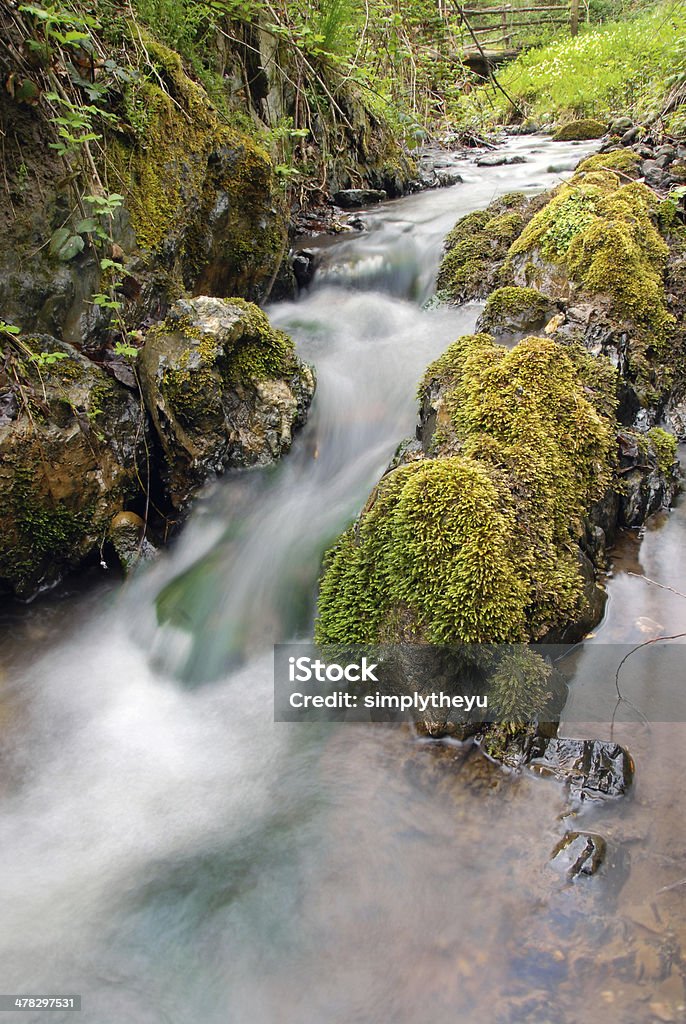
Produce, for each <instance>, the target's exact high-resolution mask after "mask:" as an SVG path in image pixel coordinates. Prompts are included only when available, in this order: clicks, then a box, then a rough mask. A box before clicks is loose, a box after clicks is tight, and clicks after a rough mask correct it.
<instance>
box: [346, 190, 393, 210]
mask: <svg viewBox="0 0 686 1024" xmlns="http://www.w3.org/2000/svg"><path fill="white" fill-rule="evenodd" d="M385 199H388V193H387V192H386V191H385V189H382V188H344V189H341V190H340V191H339V192H334V196H333V201H334V203H335V204H336V206H341V207H342V208H343V209H344V210H359V209H361V208H362V207H363V206H371V205H372V204H373V203H381V202H383V201H384V200H385Z"/></svg>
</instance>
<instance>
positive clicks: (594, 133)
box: [553, 117, 607, 142]
mask: <svg viewBox="0 0 686 1024" xmlns="http://www.w3.org/2000/svg"><path fill="white" fill-rule="evenodd" d="M606 131H607V125H606V124H603V122H602V121H596V120H594V119H593V118H592V117H587V118H583V119H582V120H580V121H570V122H569V123H568V124H563V125H561V126H560V128H558V129H557V131H556V132H555V134H554V135H553V140H554V141H555V142H586V141H587V140H588V139H599V138H600V137H601V136H602V135H604V134H605V132H606Z"/></svg>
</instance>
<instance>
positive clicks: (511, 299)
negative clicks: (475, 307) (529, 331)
mask: <svg viewBox="0 0 686 1024" xmlns="http://www.w3.org/2000/svg"><path fill="white" fill-rule="evenodd" d="M549 309H550V299H549V298H548V297H547V296H545V295H542V294H541V293H540V292H539V291H536V289H535V288H515V287H509V286H506V287H505V288H497V289H496V291H494V292H491V294H490V295H489V296H488V299H487V301H486V306H485V309H484V311H483V313H482V315H481V323H482V324H483V325H484V327H485V329H486V330H492V329H493V328H494V327H497V326H500V325H502V324H506V323H507V322H508V321H510V320H513V319H516V318H517V317H521V318H525V319H526V320H527V322H528V323H529V324H535V323H537V322H539V321H543V320H545V318H546V316H547V315H548V312H549Z"/></svg>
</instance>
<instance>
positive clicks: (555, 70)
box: [465, 2, 686, 130]
mask: <svg viewBox="0 0 686 1024" xmlns="http://www.w3.org/2000/svg"><path fill="white" fill-rule="evenodd" d="M498 77H499V79H500V81H501V83H502V85H503V86H504V88H505V90H506V91H507V93H508V94H509V95H510V96H511V97H512V98H513V99H514V101H515V102H516V104H517V106H518V107H519V108H520V111H519V112H516V111H515V110H514V108H513V107H512V105H511V104H510V103H509V102H508V100H507V99H506V98H505V96H504V95H503V94H502V93H497V94H495V95H492V94H491V92H490V90H489V92H488V95H487V94H486V91H485V90H478V91H477V92H476V93H474V94H472V95H471V96H470V97H469V100H468V102H467V104H466V105H465V111H466V116H468V117H474V118H476V119H477V120H479V121H480V122H481V121H484V120H486V121H489V122H498V121H500V122H506V121H508V120H510V119H511V118H512V117H513V115H514V116H517V117H521V116H522V114H523V115H524V116H526V117H530V118H532V119H533V120H535V121H537V122H539V123H558V122H564V121H568V120H572V119H573V118H582V117H593V118H599V119H601V120H603V121H605V122H607V121H608V120H609V119H611V118H612V117H614V116H617V115H629V116H630V117H633V118H636V119H639V120H640V119H654V118H658V117H660V116H661V115H662V116H663V118H664V121H665V126H666V127H667V128H670V127H671V128H672V129H674V130H677V129H678V128H679V125H683V118H684V115H683V113H682V112H679V113H676V111H677V108H678V106H679V103H680V100H681V99H682V98H683V93H684V89H685V88H686V7H685V6H684V5H683V4H682V3H680V2H677V3H674V2H670V3H667V4H662V5H660V6H658V7H655V8H653V9H650V10H648V11H644V12H642V13H640V14H636V15H633V16H629V17H628V18H626V19H623V20H621V21H614V22H607V23H606V24H603V25H600V26H592V27H590V28H587V29H586V30H585V31H583V32H582V33H581V34H580V35H578V36H577V37H576V38H575V39H570V38H561V39H558V40H556V41H554V42H552V43H550V44H549V45H547V46H544V47H540V48H535V49H531V50H528V51H526V52H525V53H523V54H522V55H521V56H520V57H519V58H518V59H517V60H516V61H514V62H513V63H511V64H509V65H508V66H507V67H505V68H503V69H502V70H501V71H500V73H499V76H498Z"/></svg>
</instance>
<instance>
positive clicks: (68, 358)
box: [0, 335, 148, 598]
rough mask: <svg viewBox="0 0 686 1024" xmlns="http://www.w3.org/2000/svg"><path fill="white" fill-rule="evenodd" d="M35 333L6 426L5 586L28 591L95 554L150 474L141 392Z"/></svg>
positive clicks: (2, 459)
mask: <svg viewBox="0 0 686 1024" xmlns="http://www.w3.org/2000/svg"><path fill="white" fill-rule="evenodd" d="M29 340H30V344H31V346H32V347H33V348H34V351H35V352H36V353H37V354H38V355H39V356H40V355H41V354H42V353H47V354H48V355H51V356H53V357H54V360H53V361H52V362H45V361H44V362H43V365H42V366H40V374H39V373H38V366H37V364H36V363H35V361H32V360H26V361H25V362H24V363H23V364H22V365H20V366H18V368H17V372H18V374H19V375H20V377H21V379H22V392H23V393H22V392H20V393H18V394H17V393H15V395H14V398H15V402H14V415H13V417H12V418H11V419H9V420H8V422H6V423H4V424H2V425H0V590H1V589H4V590H6V591H9V592H11V593H14V594H16V595H17V596H18V597H21V598H30V597H33V596H34V595H35V594H36V593H37V592H38V591H40V590H42V589H45V588H47V587H50V586H52V585H53V584H54V583H56V582H58V580H59V579H60V578H61V577H62V576H63V575H64V573H65V572H67V571H68V570H69V569H72V568H75V567H77V566H78V565H80V564H81V563H82V562H83V561H84V560H85V559H87V558H88V557H89V556H96V555H97V552H98V551H99V550H100V547H101V545H102V543H103V541H104V540H105V538H106V537H107V532H108V527H109V523H110V520H111V519H112V517H113V516H114V515H115V514H116V513H117V512H119V511H121V509H122V508H123V507H125V505H126V504H127V503H128V502H129V501H131V500H133V499H134V498H135V497H137V496H138V494H139V486H140V485H139V481H140V480H141V479H145V478H146V440H147V436H146V435H147V430H148V427H147V420H146V418H145V416H144V414H143V412H142V411H141V407H140V401H139V399H138V397H137V396H136V395H134V394H132V393H131V392H130V391H129V390H128V389H127V388H125V387H123V386H122V385H121V384H119V383H118V382H117V381H116V380H113V379H112V378H111V377H110V376H109V375H108V374H107V373H105V372H104V371H103V370H102V369H100V368H99V367H98V366H96V365H95V364H94V363H92V362H90V361H89V360H88V359H86V358H85V357H84V356H82V355H81V354H80V353H79V352H77V351H76V349H74V348H72V347H71V346H70V345H68V344H66V342H61V341H58V340H56V339H55V338H51V337H49V336H46V335H42V336H35V337H33V338H31V339H29Z"/></svg>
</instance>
